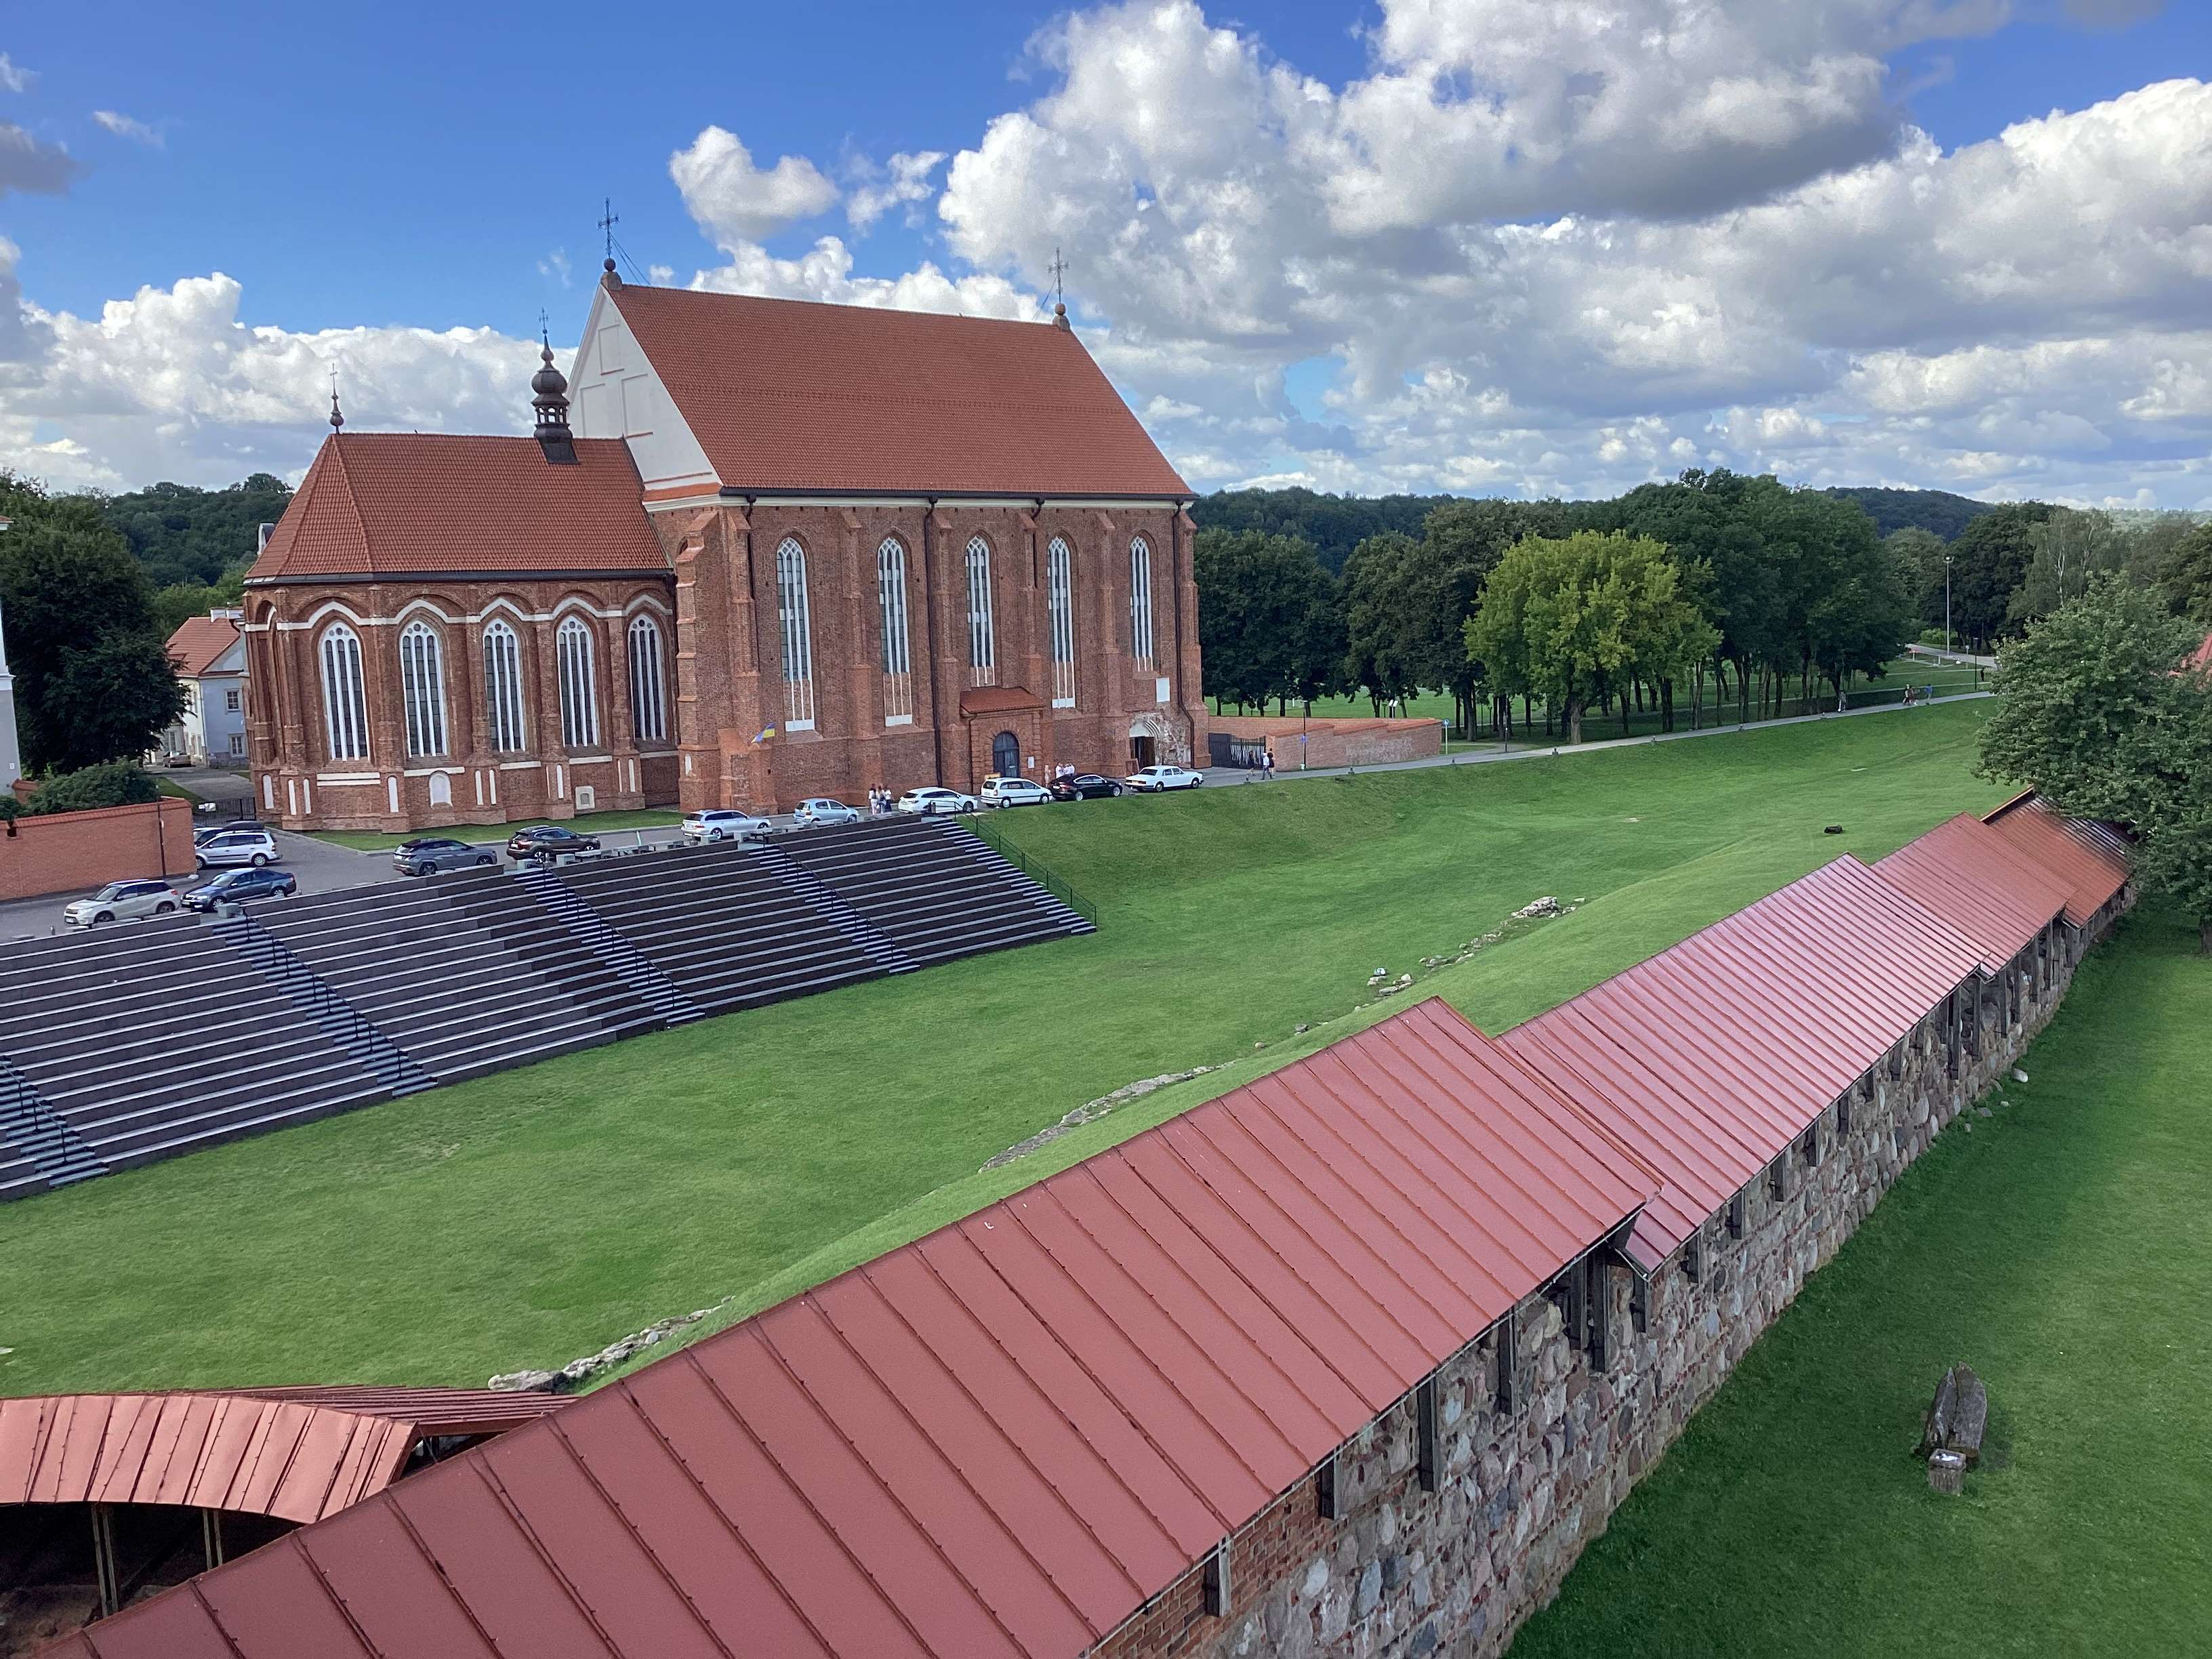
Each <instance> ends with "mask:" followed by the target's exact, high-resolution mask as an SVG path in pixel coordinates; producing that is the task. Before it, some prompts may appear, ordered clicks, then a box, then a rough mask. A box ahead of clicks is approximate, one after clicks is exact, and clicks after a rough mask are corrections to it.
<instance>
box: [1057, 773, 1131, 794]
mask: <svg viewBox="0 0 2212 1659" xmlns="http://www.w3.org/2000/svg"><path fill="white" fill-rule="evenodd" d="M1120 793H1121V780H1120V779H1119V778H1102V777H1100V776H1099V775H1097V773H1096V772H1078V773H1077V774H1076V775H1074V776H1073V777H1072V778H1054V780H1053V781H1052V798H1053V799H1054V800H1098V799H1103V798H1105V797H1108V796H1112V795H1118V794H1120Z"/></svg>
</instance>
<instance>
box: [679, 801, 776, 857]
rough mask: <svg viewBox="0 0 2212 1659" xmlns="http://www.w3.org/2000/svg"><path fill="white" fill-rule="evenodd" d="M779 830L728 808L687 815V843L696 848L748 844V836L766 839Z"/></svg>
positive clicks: (763, 821)
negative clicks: (720, 843) (705, 844)
mask: <svg viewBox="0 0 2212 1659" xmlns="http://www.w3.org/2000/svg"><path fill="white" fill-rule="evenodd" d="M772 829H775V825H774V824H772V823H769V821H768V820H767V819H766V818H763V817H755V816H754V815H753V814H752V813H750V812H740V811H736V810H735V809H734V808H732V807H726V806H715V807H709V808H708V809H707V810H706V811H699V812H687V813H685V814H684V842H685V843H686V844H687V845H689V846H692V847H697V846H700V845H702V844H703V843H705V842H716V841H744V839H746V838H747V837H748V836H765V835H767V834H768V833H769V831H770V830H772Z"/></svg>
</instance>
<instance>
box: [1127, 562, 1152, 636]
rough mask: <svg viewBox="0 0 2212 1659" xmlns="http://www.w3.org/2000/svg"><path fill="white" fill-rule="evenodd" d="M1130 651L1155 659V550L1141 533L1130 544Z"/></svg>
mask: <svg viewBox="0 0 2212 1659" xmlns="http://www.w3.org/2000/svg"><path fill="white" fill-rule="evenodd" d="M1129 654H1130V655H1131V656H1132V657H1134V658H1135V659H1137V661H1138V663H1139V665H1140V666H1144V667H1150V666H1151V665H1152V549H1151V548H1150V547H1149V546H1147V545H1146V542H1145V538H1143V537H1142V536H1139V537H1138V538H1136V540H1134V541H1133V542H1131V543H1130V544H1129Z"/></svg>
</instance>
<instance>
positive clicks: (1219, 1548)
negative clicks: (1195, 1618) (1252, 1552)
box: [1206, 1538, 1230, 1619]
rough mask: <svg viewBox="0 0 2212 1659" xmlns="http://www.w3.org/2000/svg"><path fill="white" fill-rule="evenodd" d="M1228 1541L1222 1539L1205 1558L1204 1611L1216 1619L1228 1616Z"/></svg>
mask: <svg viewBox="0 0 2212 1659" xmlns="http://www.w3.org/2000/svg"><path fill="white" fill-rule="evenodd" d="M1229 1595H1230V1589H1229V1541H1228V1540H1227V1539H1226V1538H1225V1539H1223V1540H1222V1541H1220V1542H1219V1543H1218V1544H1216V1545H1215V1546H1214V1547H1213V1551H1212V1554H1210V1555H1208V1556H1207V1557H1206V1611H1207V1612H1208V1613H1212V1615H1213V1616H1214V1617H1215V1618H1216V1619H1225V1618H1227V1617H1228V1616H1229Z"/></svg>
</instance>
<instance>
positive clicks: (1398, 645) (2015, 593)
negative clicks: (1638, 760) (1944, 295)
mask: <svg viewBox="0 0 2212 1659" xmlns="http://www.w3.org/2000/svg"><path fill="white" fill-rule="evenodd" d="M1881 493H1884V494H1887V495H1899V496H1904V495H1938V492H1908V491H1893V492H1881ZM1268 496H1275V497H1279V498H1280V500H1279V502H1278V503H1277V505H1276V507H1274V508H1267V507H1266V503H1265V501H1264V499H1263V498H1266V497H1268ZM1216 499H1219V498H1216ZM1419 499H1420V498H1415V497H1392V498H1387V501H1388V502H1389V503H1397V504H1402V503H1406V502H1409V501H1416V500H1419ZM1938 499H1939V501H1957V500H1962V499H1963V498H1959V497H1948V496H1940V495H1938ZM1234 500H1235V501H1236V503H1237V512H1236V513H1235V514H1234V515H1232V516H1240V517H1244V518H1248V519H1251V518H1256V519H1258V520H1261V523H1260V524H1252V525H1247V526H1242V527H1224V526H1221V525H1220V524H1218V523H1210V522H1209V520H1214V519H1216V518H1217V517H1218V516H1219V515H1218V514H1217V513H1212V512H1208V511H1206V510H1205V508H1206V503H1200V511H1199V513H1197V516H1198V518H1199V520H1200V524H1201V526H1202V527H1201V528H1200V532H1199V534H1198V538H1197V542H1196V546H1195V550H1194V551H1195V556H1196V565H1197V576H1198V584H1199V592H1200V605H1199V625H1200V644H1201V646H1202V647H1203V648H1204V651H1205V659H1206V689H1207V690H1208V691H1209V693H1211V694H1212V695H1213V696H1215V697H1216V698H1217V700H1218V702H1220V704H1221V705H1222V706H1223V707H1225V708H1226V707H1228V706H1230V705H1234V706H1236V707H1237V708H1263V709H1264V708H1266V707H1267V705H1268V704H1270V703H1273V705H1274V706H1275V708H1277V709H1278V711H1281V710H1283V709H1285V708H1288V707H1289V706H1290V705H1291V704H1293V703H1297V704H1301V705H1303V704H1305V703H1308V702H1311V701H1312V700H1314V699H1316V698H1318V697H1322V696H1365V697H1366V698H1368V699H1369V701H1370V705H1371V706H1372V707H1373V708H1375V709H1376V712H1377V713H1380V712H1382V711H1383V708H1385V707H1386V706H1387V705H1388V704H1389V703H1390V702H1392V701H1393V700H1396V699H1402V698H1406V697H1409V696H1413V695H1416V694H1418V693H1421V692H1436V693H1441V694H1443V695H1445V696H1449V698H1450V700H1451V702H1452V705H1453V709H1454V724H1455V726H1457V727H1458V728H1459V729H1460V730H1461V731H1462V732H1475V731H1478V730H1481V729H1489V730H1492V731H1493V732H1499V733H1501V734H1510V732H1511V731H1512V729H1513V726H1514V718H1513V708H1512V704H1513V702H1514V700H1516V699H1518V700H1519V702H1520V705H1521V707H1520V724H1521V725H1522V726H1527V725H1528V724H1529V723H1530V721H1531V720H1532V718H1533V705H1534V702H1535V701H1537V700H1539V699H1541V702H1542V703H1543V705H1544V711H1545V720H1546V723H1547V726H1548V725H1550V724H1551V723H1552V722H1553V720H1554V718H1555V717H1556V718H1557V720H1559V721H1560V722H1563V723H1564V725H1565V728H1566V732H1567V734H1568V736H1569V737H1570V738H1571V739H1573V740H1577V741H1578V740H1579V739H1580V736H1581V729H1582V723H1583V718H1584V716H1585V714H1588V713H1589V712H1590V711H1591V710H1593V709H1595V710H1597V711H1599V712H1600V713H1601V714H1618V715H1619V717H1620V720H1621V721H1622V726H1623V730H1624V731H1626V729H1627V721H1628V719H1629V715H1630V713H1631V710H1632V709H1635V710H1638V711H1641V710H1646V709H1649V710H1653V711H1656V713H1657V714H1658V715H1659V718H1660V722H1661V725H1662V728H1663V729H1667V730H1672V729H1674V725H1675V723H1676V718H1677V717H1676V709H1677V706H1678V705H1677V699H1678V697H1679V698H1680V701H1681V702H1682V704H1684V705H1686V708H1687V710H1688V714H1689V719H1690V721H1691V723H1692V724H1693V725H1694V724H1696V723H1697V722H1698V721H1699V720H1701V719H1702V718H1703V711H1704V710H1705V708H1707V707H1708V706H1718V705H1720V704H1721V703H1723V702H1729V703H1733V704H1734V706H1735V714H1736V718H1738V719H1739V720H1749V719H1753V718H1757V717H1765V716H1768V715H1771V714H1775V713H1778V712H1779V711H1780V710H1781V708H1783V706H1784V702H1785V701H1787V700H1788V699H1790V698H1793V697H1794V698H1796V699H1798V700H1800V701H1801V702H1809V701H1810V700H1811V699H1812V698H1814V696H1816V695H1822V696H1825V695H1827V694H1829V693H1832V694H1833V695H1835V696H1837V697H1838V699H1839V700H1840V699H1841V697H1842V696H1843V695H1844V690H1845V689H1846V687H1847V686H1848V685H1849V684H1850V683H1851V680H1852V678H1853V677H1855V676H1861V675H1877V674H1879V673H1880V672H1881V671H1882V669H1883V668H1884V667H1885V665H1887V664H1888V663H1890V662H1891V661H1893V659H1895V658H1896V657H1897V656H1898V655H1899V653H1900V652H1901V651H1902V650H1903V648H1904V647H1905V644H1906V643H1907V642H1908V641H1911V640H1913V639H1914V638H1916V637H1917V638H1919V639H1921V640H1923V641H1926V642H1928V643H1930V644H1935V643H1940V642H1942V641H1943V639H1944V637H1945V636H1944V633H1943V629H1944V626H1945V621H1946V616H1947V611H1948V620H1949V627H1950V630H1951V631H1950V638H1951V639H1952V641H1954V642H1955V643H1957V644H1959V645H1960V646H1961V647H1970V648H1972V649H1976V650H1982V649H1986V648H1987V647H1989V646H1990V644H1991V643H1992V642H1994V641H1996V640H1998V639H2000V638H2005V637H2011V636H2015V635H2018V634H2019V633H2020V632H2021V629H2024V628H2025V627H2026V626H2027V624H2028V623H2030V622H2032V621H2033V620H2034V619H2036V618H2037V617H2042V616H2046V615H2048V614H2050V613H2051V611H2052V610H2054V609H2055V608H2056V607H2057V606H2058V605H2062V604H2063V603H2065V602H2066V601H2067V600H2069V599H2072V598H2075V597H2077V596H2078V595H2079V594H2081V592H2084V591H2086V588H2087V585H2088V584H2089V583H2090V581H2091V580H2093V578H2095V577H2096V576H2098V575H2099V574H2106V573H2111V574H2118V575H2120V576H2122V577H2124V579H2126V580H2130V581H2131V582H2132V583H2133V584H2134V585H2136V586H2138V587H2140V588H2142V589H2144V590H2146V591H2148V592H2154V593H2155V594H2156V596H2157V599H2158V602H2159V603H2160V604H2161V605H2165V606H2166V609H2167V610H2168V611H2169V612H2170V613H2171V614H2175V615H2180V614H2184V613H2187V612H2189V611H2191V608H2192V607H2193V606H2194V607H2201V608H2203V609H2204V610H2206V611H2212V527H2207V526H2199V525H2197V524H2196V523H2195V522H2194V521H2193V520H2191V519H2190V518H2189V517H2188V516H2187V515H2185V514H2179V513H2174V514H2151V515H2130V516H2128V517H2124V518H2117V517H2115V516H2114V515H2112V514H2107V513H2094V512H2085V511H2078V510H2075V509H2072V508H2065V507H2050V506H2048V505H2045V504H2044V503H2040V502H2027V503H2016V504H2009V505H2005V506H2000V507H1990V506H1987V505H1986V504H1984V503H1974V504H1972V505H1974V506H1975V507H1977V509H1978V510H1977V511H1976V512H1974V513H1972V514H1971V515H1966V516H1965V517H1964V520H1963V523H1964V527H1963V528H1962V529H1961V530H1960V532H1959V534H1958V536H1957V537H1956V538H1955V539H1954V540H1951V541H1948V542H1947V541H1945V540H1944V539H1943V538H1941V537H1939V536H1937V535H1936V534H1935V533H1934V532H1931V531H1929V530H1926V529H1924V528H1922V527H1921V526H1919V525H1917V524H1908V525H1905V526H1902V527H1900V528H1898V529H1896V530H1893V531H1892V532H1890V533H1889V534H1888V535H1887V536H1883V535H1881V533H1879V532H1878V528H1877V526H1876V524H1875V520H1874V519H1873V518H1872V517H1870V516H1869V513H1868V512H1867V511H1866V509H1865V507H1863V505H1862V503H1861V501H1860V500H1859V499H1858V497H1857V494H1855V493H1854V492H1849V491H1838V490H1811V489H1790V488H1789V487H1787V486H1785V485H1784V484H1783V483H1780V481H1778V479H1776V478H1774V477H1771V476H1759V477H1751V476H1747V475H1745V474H1741V473H1735V472H1730V471H1726V470H1713V471H1704V470H1692V471H1687V472H1685V473H1683V474H1682V475H1681V476H1680V477H1679V478H1677V479H1676V480H1674V482H1672V483H1649V484H1644V485H1641V486H1639V487H1638V488H1637V489H1632V490H1631V491H1629V492H1628V493H1627V494H1626V495H1620V496H1618V497H1615V498H1613V499H1612V500H1609V501H1558V500H1550V501H1502V500H1485V499H1475V500H1468V499H1462V498H1458V497H1446V498H1443V499H1441V500H1437V501H1433V502H1432V503H1431V504H1430V505H1428V507H1427V508H1426V510H1425V513H1423V514H1422V515H1421V517H1420V519H1419V522H1418V525H1417V526H1415V527H1413V528H1403V527H1395V526H1389V525H1388V524H1385V525H1384V526H1383V527H1380V528H1376V529H1373V530H1370V532H1368V533H1366V534H1364V535H1363V536H1362V537H1361V538H1360V539H1359V540H1358V541H1357V542H1356V543H1355V544H1352V547H1351V548H1350V550H1348V552H1346V555H1345V556H1344V558H1343V562H1342V565H1341V569H1340V572H1332V570H1331V569H1330V568H1329V563H1328V559H1327V558H1326V557H1325V556H1323V555H1322V552H1321V551H1320V550H1319V549H1318V548H1317V547H1316V545H1315V544H1314V543H1312V542H1311V541H1310V540H1308V539H1307V538H1305V537H1304V536H1302V535H1299V534H1297V533H1294V532H1292V531H1291V530H1288V529H1285V528H1267V527H1264V526H1266V525H1267V524H1273V525H1277V526H1281V525H1285V524H1291V523H1296V522H1298V521H1299V520H1300V518H1301V515H1304V514H1308V513H1310V510H1311V507H1312V503H1314V502H1316V501H1320V502H1326V503H1333V504H1334V508H1333V510H1334V512H1335V518H1334V520H1332V522H1334V523H1340V522H1341V521H1342V520H1343V519H1344V517H1345V510H1346V509H1349V508H1352V507H1357V506H1358V505H1361V504H1359V503H1356V502H1347V501H1340V500H1339V498H1335V497H1328V496H1318V497H1317V496H1314V495H1312V493H1311V492H1310V491H1280V492H1261V491H1243V492H1237V494H1236V496H1235V498H1234ZM1369 505H1377V506H1382V505H1384V504H1369ZM1399 510H1400V508H1399V507H1398V506H1395V505H1394V506H1390V507H1389V513H1397V512H1398V511H1399ZM1388 516H1389V514H1388V513H1384V514H1382V515H1380V516H1379V517H1378V522H1380V520H1381V518H1386V517H1388ZM1947 578H1948V586H1947ZM2206 622H2207V625H2208V626H2212V615H2208V616H2207V617H2206Z"/></svg>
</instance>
